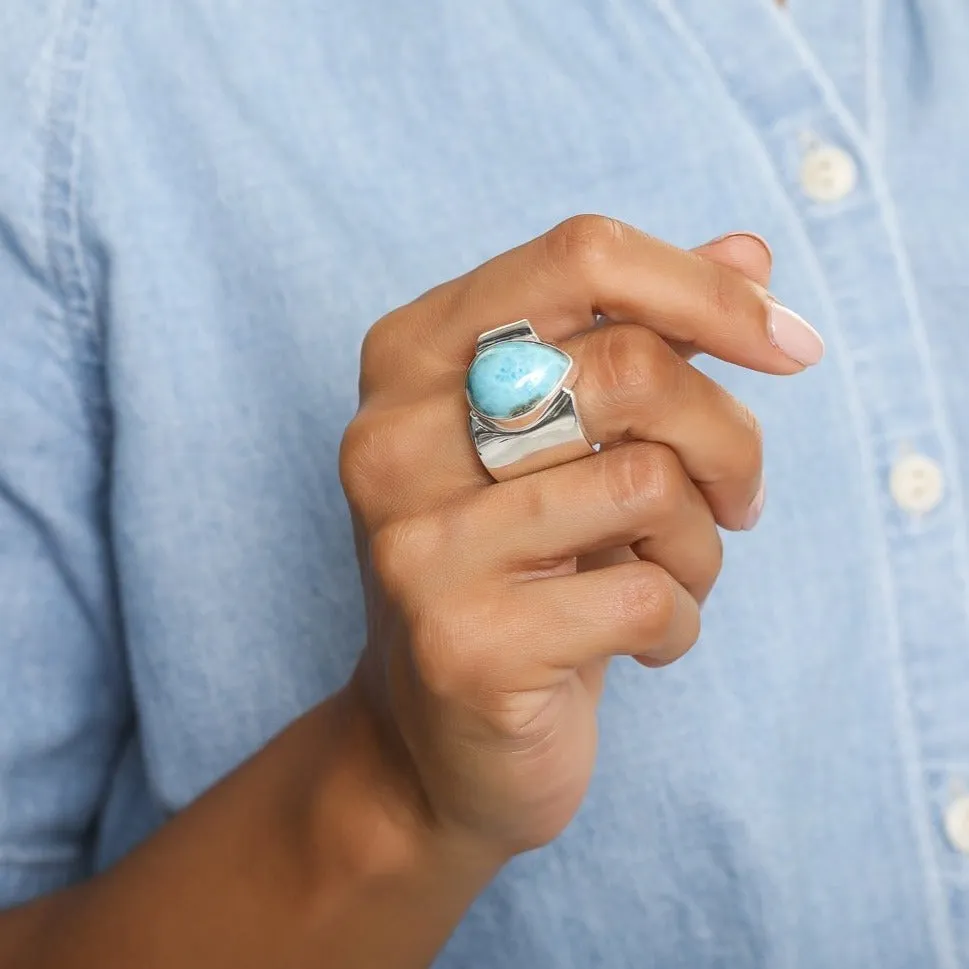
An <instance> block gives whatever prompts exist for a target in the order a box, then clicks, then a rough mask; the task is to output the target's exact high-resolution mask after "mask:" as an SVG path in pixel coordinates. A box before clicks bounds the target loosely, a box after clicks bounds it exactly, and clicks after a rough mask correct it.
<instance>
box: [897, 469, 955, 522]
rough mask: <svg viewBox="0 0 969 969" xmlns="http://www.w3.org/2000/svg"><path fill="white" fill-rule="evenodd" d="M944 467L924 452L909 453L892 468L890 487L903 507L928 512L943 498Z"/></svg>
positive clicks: (912, 510) (915, 512)
mask: <svg viewBox="0 0 969 969" xmlns="http://www.w3.org/2000/svg"><path fill="white" fill-rule="evenodd" d="M944 487H945V479H944V477H943V475H942V468H940V467H939V465H938V464H936V462H935V461H933V460H932V459H931V458H927V457H926V456H925V455H924V454H909V455H906V456H905V457H904V458H902V459H901V460H900V461H898V463H897V464H896V465H895V467H894V468H892V476H891V479H890V481H889V489H890V491H891V493H892V497H893V498H894V499H895V502H896V504H897V505H898V506H899V508H902V509H903V510H905V511H907V512H909V513H911V514H913V515H924V514H925V513H926V512H928V511H931V510H932V509H933V508H935V506H936V505H937V504H938V503H939V502H940V501H941V500H942V493H943V491H944Z"/></svg>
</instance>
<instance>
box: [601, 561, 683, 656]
mask: <svg viewBox="0 0 969 969" xmlns="http://www.w3.org/2000/svg"><path fill="white" fill-rule="evenodd" d="M616 608H617V610H618V613H619V615H620V616H622V617H623V618H624V619H625V621H626V622H627V623H628V624H629V626H630V627H632V628H633V629H636V630H637V631H638V632H639V633H640V634H641V635H643V636H644V637H646V638H647V639H649V640H655V639H657V638H659V637H662V635H663V634H664V633H665V632H666V630H668V629H669V628H670V626H671V625H672V623H673V620H674V618H675V616H676V609H677V594H676V591H675V585H674V580H673V578H672V577H671V576H670V574H669V573H668V572H666V571H664V570H663V569H661V568H660V567H659V566H658V565H652V564H651V563H643V567H642V568H639V569H636V570H635V575H634V577H633V578H631V579H630V580H629V581H628V582H626V583H625V584H624V586H623V587H622V588H621V589H620V590H619V595H618V602H617V603H616Z"/></svg>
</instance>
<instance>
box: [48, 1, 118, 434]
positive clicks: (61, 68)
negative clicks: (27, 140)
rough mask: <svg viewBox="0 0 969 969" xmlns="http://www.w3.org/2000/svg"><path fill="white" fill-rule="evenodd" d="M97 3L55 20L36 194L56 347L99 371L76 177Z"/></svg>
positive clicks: (100, 422)
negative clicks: (53, 300)
mask: <svg viewBox="0 0 969 969" xmlns="http://www.w3.org/2000/svg"><path fill="white" fill-rule="evenodd" d="M100 5H101V4H100V0H75V2H73V3H71V4H70V7H68V8H65V13H64V15H63V18H62V21H61V24H60V36H59V37H58V38H57V41H56V43H55V45H54V57H53V65H52V76H51V85H50V95H49V103H48V110H47V121H46V130H45V132H44V146H43V148H44V154H43V159H44V161H43V188H42V199H41V212H42V219H43V234H44V249H45V257H46V262H47V267H48V272H49V273H50V276H51V280H52V284H53V289H54V293H55V295H56V296H57V298H58V305H59V307H60V320H59V322H60V333H59V334H58V335H57V337H56V338H55V339H59V340H60V341H62V342H61V343H60V346H59V347H58V349H59V350H60V351H61V353H62V354H63V355H64V356H66V358H67V359H70V360H74V361H75V363H78V364H80V367H81V369H82V370H89V369H91V368H93V369H95V370H96V371H99V370H100V362H99V361H100V343H101V340H100V334H99V333H98V327H97V309H96V300H95V296H94V291H93V286H92V281H91V277H90V274H89V272H88V268H87V265H86V262H85V256H84V244H83V242H82V232H81V203H80V181H81V166H82V160H83V141H84V130H83V119H84V113H85V108H86V104H87V92H88V76H89V64H90V56H89V55H90V50H91V38H92V35H93V33H94V30H95V27H96V23H97V15H98V13H99V10H100ZM99 382H100V381H99ZM88 386H90V383H89V382H88V381H85V387H88ZM84 400H85V405H86V406H87V408H88V409H89V412H90V413H89V416H90V417H91V418H92V419H93V423H94V426H95V428H96V429H97V430H101V429H103V427H104V424H105V421H104V408H103V406H102V400H101V397H100V395H98V396H96V397H93V398H92V395H91V394H90V393H86V394H85V395H84Z"/></svg>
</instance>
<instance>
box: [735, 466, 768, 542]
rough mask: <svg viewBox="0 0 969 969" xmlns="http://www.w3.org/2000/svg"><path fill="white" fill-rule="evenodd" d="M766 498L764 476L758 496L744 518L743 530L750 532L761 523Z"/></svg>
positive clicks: (755, 496)
mask: <svg viewBox="0 0 969 969" xmlns="http://www.w3.org/2000/svg"><path fill="white" fill-rule="evenodd" d="M766 496H767V488H766V482H765V481H764V478H763V476H761V479H760V487H759V488H758V489H757V494H756V495H754V500H753V501H752V502H751V503H750V507H749V508H748V509H747V516H746V518H744V523H743V525H741V528H743V530H744V531H745V532H749V531H750V530H751V529H752V528H753V527H754V525H756V524H757V522H759V521H760V516H761V513H762V512H763V510H764V498H765V497H766Z"/></svg>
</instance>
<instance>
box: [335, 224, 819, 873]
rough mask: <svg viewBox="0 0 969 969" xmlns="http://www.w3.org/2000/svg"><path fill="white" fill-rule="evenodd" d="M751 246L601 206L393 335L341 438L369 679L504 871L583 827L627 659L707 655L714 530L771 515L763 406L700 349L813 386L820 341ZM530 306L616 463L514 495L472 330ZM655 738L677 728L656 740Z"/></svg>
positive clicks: (377, 335)
mask: <svg viewBox="0 0 969 969" xmlns="http://www.w3.org/2000/svg"><path fill="white" fill-rule="evenodd" d="M769 273H770V255H769V252H768V250H767V249H766V247H765V246H764V245H763V243H761V242H760V241H759V240H757V239H756V238H755V237H752V236H745V235H734V236H728V237H725V238H723V239H721V240H718V241H716V242H713V243H710V244H709V245H707V246H705V247H703V248H701V249H699V250H696V251H693V252H685V251H682V250H679V249H676V248H673V247H671V246H669V245H665V244H663V243H661V242H658V241H656V240H655V239H652V238H650V237H648V236H646V235H644V234H642V233H641V232H639V231H637V230H636V229H633V228H630V227H628V226H626V225H623V224H620V223H617V222H614V221H612V220H609V219H605V218H601V217H596V216H580V217H576V218H574V219H571V220H569V221H567V222H565V223H563V224H562V225H560V226H558V227H556V228H554V229H553V230H552V231H550V232H549V233H547V234H546V235H544V236H542V237H540V238H538V239H536V240H534V241H532V242H529V243H528V244H526V245H524V246H522V247H520V248H518V249H516V250H513V251H511V252H508V253H505V254H503V255H501V256H498V257H497V258H496V259H493V260H492V261H490V262H488V263H486V264H485V265H483V266H481V267H480V268H478V269H476V270H474V271H473V272H471V273H469V274H468V275H466V276H464V277H462V278H460V279H457V280H454V281H452V282H449V283H446V284H444V285H442V286H440V287H438V288H436V289H434V290H432V291H431V292H429V293H427V294H425V295H424V296H422V297H420V298H419V299H418V300H416V301H415V302H414V303H412V304H410V305H408V306H405V307H403V308H401V309H398V310H396V311H394V312H392V313H391V314H389V315H388V316H387V317H385V318H384V319H382V320H381V321H379V322H378V323H377V324H376V325H375V326H374V327H373V329H372V330H371V331H370V333H369V334H368V336H367V338H366V340H365V343H364V348H363V358H362V375H361V405H360V411H359V414H358V415H357V417H356V418H355V419H354V420H353V422H352V423H351V425H350V427H349V428H348V430H347V433H346V437H345V440H344V443H343V449H342V456H341V458H342V468H341V470H342V479H343V482H344V487H345V490H346V493H347V496H348V499H349V502H350V506H351V510H352V513H353V517H354V522H355V527H356V533H357V541H358V553H359V557H360V565H361V571H362V576H363V583H364V588H365V593H366V606H367V613H368V642H367V645H366V649H365V652H364V655H363V657H362V660H361V662H360V665H359V668H358V670H357V673H356V675H355V678H354V682H353V684H352V687H351V690H352V693H353V695H354V696H355V697H356V700H355V702H356V703H358V704H359V705H360V707H361V709H362V710H364V711H365V713H366V716H367V717H368V718H371V720H372V722H373V723H374V725H375V728H374V729H375V731H376V732H377V733H378V735H379V736H380V737H381V743H382V745H383V747H384V749H385V751H386V757H387V758H388V759H389V761H391V762H392V763H393V765H394V769H395V770H396V771H399V773H400V775H401V777H402V778H406V783H407V784H408V785H409V788H410V789H411V790H413V791H414V792H416V795H417V800H418V802H419V804H420V810H421V811H422V812H424V816H425V817H426V819H427V821H428V823H429V824H431V825H433V826H435V827H436V828H440V829H442V830H446V831H452V832H456V833H458V834H459V835H460V836H461V838H463V839H465V841H468V842H470V843H474V844H479V845H481V846H482V847H483V848H484V849H485V850H487V851H490V852H492V853H493V854H494V855H495V856H496V857H507V856H509V855H511V854H513V853H515V852H519V851H522V850H526V849H528V848H531V847H534V846H537V845H540V844H543V843H545V842H547V841H548V840H550V839H551V838H553V837H554V836H555V835H556V834H557V833H558V832H559V831H560V830H561V829H562V828H563V827H564V826H565V824H566V823H567V822H568V821H569V819H570V818H571V816H572V815H573V813H574V812H575V810H576V808H577V807H578V805H579V803H580V800H581V798H582V796H583V794H584V792H585V790H586V787H587V784H588V781H589V777H590V774H591V771H592V766H593V761H594V756H595V748H596V720H595V708H596V703H597V701H598V699H599V695H600V692H601V689H602V682H603V675H604V671H605V668H606V664H607V663H608V662H609V660H610V659H611V658H612V657H614V656H633V657H635V658H637V659H638V660H639V661H640V662H641V663H643V664H644V665H646V666H658V665H662V664H665V663H669V662H671V661H673V660H675V659H676V658H678V657H679V656H681V655H682V654H683V653H684V652H685V651H686V650H688V649H689V648H690V647H691V645H692V644H693V643H694V642H695V641H696V639H697V636H698V633H699V629H700V604H701V603H702V602H703V600H704V598H705V597H706V595H707V594H708V593H709V591H710V589H711V587H712V585H713V583H714V582H715V580H716V578H717V575H718V572H719V570H720V565H721V542H720V538H719V534H718V530H717V526H718V525H720V526H722V527H724V528H728V529H741V528H749V527H752V526H753V524H754V523H755V522H756V519H757V516H758V515H759V512H760V508H761V505H762V503H763V496H764V490H763V478H762V470H761V436H760V431H759V428H758V424H757V421H756V419H755V418H754V416H753V415H752V414H751V413H750V411H749V410H747V408H746V407H744V405H743V404H741V403H740V402H738V401H737V400H735V399H734V398H733V397H731V396H730V395H729V394H728V393H727V392H726V391H724V390H723V389H722V388H721V387H720V386H718V385H717V384H716V383H715V382H713V381H712V380H710V379H709V378H708V377H707V376H705V375H704V374H702V373H701V372H700V371H699V370H697V369H696V368H694V367H693V366H692V365H691V364H690V363H689V357H690V355H691V354H692V353H694V352H701V351H702V352H706V353H710V354H714V355H716V356H718V357H720V358H722V359H724V360H727V361H730V362H733V363H736V364H739V365H741V366H745V367H750V368H753V369H757V370H761V371H766V372H770V373H775V374H791V373H795V372H797V371H800V370H802V369H803V368H804V367H805V366H807V365H810V364H813V363H816V362H817V361H818V360H819V359H820V357H821V354H822V352H823V346H822V344H821V341H820V338H819V337H818V336H817V334H816V333H815V332H814V331H813V330H812V329H811V328H810V327H809V326H808V325H807V324H806V323H805V322H804V321H803V320H801V319H800V318H799V317H797V316H796V315H795V314H794V313H792V312H791V311H789V310H787V309H786V308H784V307H782V306H780V305H779V304H777V303H776V302H774V301H773V300H772V299H771V298H770V297H769V296H768V294H767V292H766V290H765V288H764V287H765V285H766V283H767V277H768V276H769ZM523 317H527V318H528V319H529V320H530V321H531V322H532V324H533V325H534V327H535V329H536V331H537V332H538V333H539V334H540V335H541V338H542V339H543V340H545V341H548V342H550V343H554V344H556V345H558V346H560V347H561V348H562V349H563V350H565V351H566V352H567V353H568V354H570V355H571V357H572V358H573V360H574V365H575V369H576V372H577V379H576V383H575V385H574V393H575V399H576V402H577V408H578V411H579V414H580V417H581V419H582V422H583V425H584V428H585V430H586V433H587V435H588V437H589V439H590V440H591V441H593V442H595V443H599V444H601V449H600V450H599V452H598V453H596V454H592V455H590V456H588V457H584V458H581V459H579V460H575V461H572V462H570V463H568V464H564V465H559V466H557V467H553V468H550V469H548V470H543V471H538V472H534V473H531V474H526V475H524V476H521V477H518V478H516V479H514V480H510V481H504V482H502V483H500V484H497V483H494V482H492V480H491V479H490V477H489V476H488V474H487V473H486V471H485V470H484V468H483V467H482V465H481V463H480V461H479V459H478V456H477V454H476V452H475V450H474V447H473V446H472V443H471V440H470V437H469V434H468V402H467V398H466V395H465V389H464V383H465V373H466V369H467V367H468V364H469V362H470V361H471V359H472V357H473V355H474V348H475V340H476V337H477V336H478V335H479V334H480V333H481V332H482V331H485V330H489V329H491V328H493V327H496V326H499V325H501V324H503V323H507V322H510V321H512V320H517V319H520V318H523ZM657 742H659V739H657Z"/></svg>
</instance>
